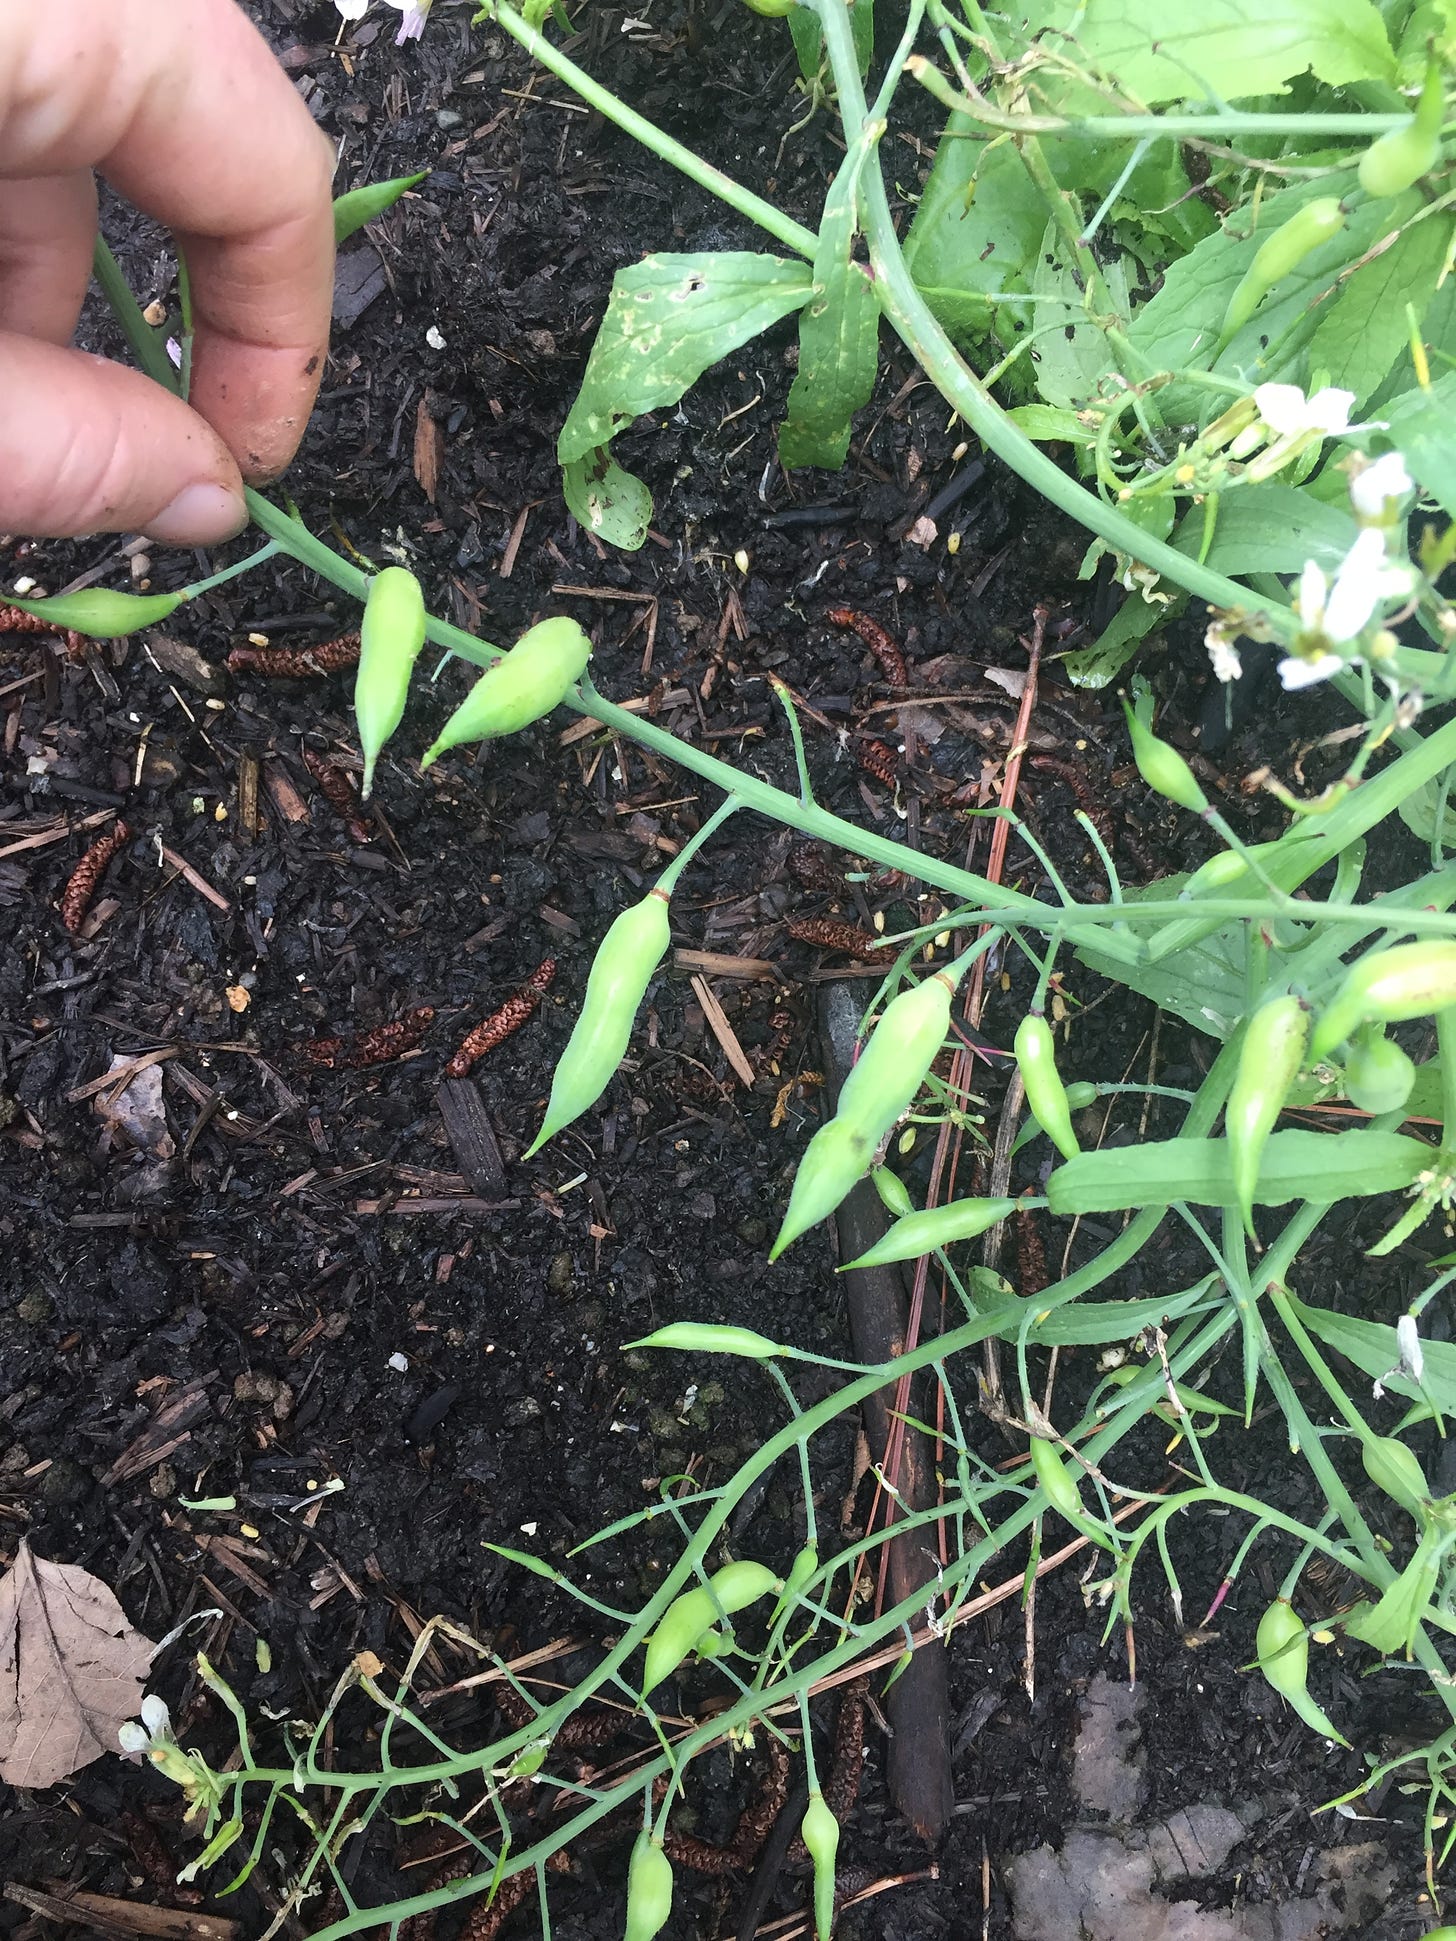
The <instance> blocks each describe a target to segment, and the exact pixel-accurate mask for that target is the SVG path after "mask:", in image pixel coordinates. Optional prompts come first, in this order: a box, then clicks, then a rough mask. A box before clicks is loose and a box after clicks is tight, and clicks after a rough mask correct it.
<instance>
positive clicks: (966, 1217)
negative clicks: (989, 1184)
mask: <svg viewBox="0 0 1456 1941" xmlns="http://www.w3.org/2000/svg"><path fill="white" fill-rule="evenodd" d="M1016 1205H1017V1202H1016V1201H1015V1200H1005V1199H999V1200H997V1199H993V1200H950V1201H948V1202H947V1204H946V1205H945V1206H927V1207H923V1208H921V1209H920V1210H919V1211H918V1212H913V1213H907V1214H905V1215H904V1217H903V1218H902V1219H899V1220H897V1221H896V1222H895V1224H894V1226H892V1227H891V1228H890V1230H889V1232H888V1233H887V1234H885V1235H884V1236H883V1237H882V1238H881V1239H879V1240H877V1241H876V1242H875V1244H874V1246H873V1247H871V1248H870V1249H869V1250H868V1252H866V1253H862V1254H861V1255H860V1256H859V1258H858V1259H857V1260H848V1261H846V1262H845V1264H844V1266H843V1267H841V1268H840V1270H839V1271H840V1272H841V1273H845V1272H847V1271H848V1270H849V1269H850V1268H851V1267H883V1266H885V1265H887V1264H888V1263H889V1262H890V1261H894V1260H918V1259H919V1258H920V1256H921V1255H922V1254H928V1253H933V1252H934V1251H935V1249H936V1248H937V1247H949V1246H950V1245H952V1243H953V1242H955V1241H957V1240H975V1239H978V1238H979V1237H980V1235H981V1234H983V1233H989V1232H990V1230H991V1228H992V1227H994V1226H995V1225H996V1222H997V1221H998V1220H1004V1219H1006V1218H1007V1217H1008V1216H1009V1215H1010V1214H1012V1213H1014V1212H1015V1211H1016Z"/></svg>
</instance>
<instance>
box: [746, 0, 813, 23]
mask: <svg viewBox="0 0 1456 1941" xmlns="http://www.w3.org/2000/svg"><path fill="white" fill-rule="evenodd" d="M743 4H744V5H745V6H746V7H748V8H749V9H750V10H751V11H752V12H754V13H761V14H762V15H763V16H764V18H765V19H766V20H782V19H783V17H784V15H785V14H790V13H792V12H793V11H794V9H795V7H797V6H798V4H799V0H743Z"/></svg>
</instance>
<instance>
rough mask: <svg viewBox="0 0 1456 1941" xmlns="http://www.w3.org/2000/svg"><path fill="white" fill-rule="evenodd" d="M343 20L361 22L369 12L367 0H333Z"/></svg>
mask: <svg viewBox="0 0 1456 1941" xmlns="http://www.w3.org/2000/svg"><path fill="white" fill-rule="evenodd" d="M334 5H335V6H336V7H337V8H338V10H339V12H340V13H341V14H342V15H343V16H344V18H345V20H362V19H363V18H364V16H365V14H366V13H367V12H368V11H369V0H334Z"/></svg>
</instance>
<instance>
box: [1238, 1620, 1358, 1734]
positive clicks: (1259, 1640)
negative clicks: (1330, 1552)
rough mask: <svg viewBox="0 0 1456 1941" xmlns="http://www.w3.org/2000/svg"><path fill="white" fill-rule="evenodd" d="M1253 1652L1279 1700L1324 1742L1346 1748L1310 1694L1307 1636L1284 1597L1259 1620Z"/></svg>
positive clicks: (1302, 1624)
mask: <svg viewBox="0 0 1456 1941" xmlns="http://www.w3.org/2000/svg"><path fill="white" fill-rule="evenodd" d="M1254 1649H1255V1652H1256V1653H1257V1655H1258V1660H1259V1669H1260V1671H1261V1672H1263V1674H1264V1676H1265V1678H1267V1679H1268V1681H1269V1683H1270V1684H1271V1685H1272V1686H1273V1688H1274V1690H1275V1691H1276V1692H1278V1693H1279V1695H1280V1697H1281V1698H1286V1699H1288V1701H1289V1703H1290V1704H1291V1705H1292V1706H1293V1707H1294V1709H1295V1711H1296V1712H1298V1714H1299V1716H1300V1717H1301V1718H1302V1719H1303V1720H1304V1722H1305V1724H1306V1725H1308V1726H1310V1727H1312V1728H1313V1729H1314V1731H1316V1732H1321V1733H1323V1734H1324V1736H1325V1737H1326V1738H1327V1739H1335V1740H1337V1741H1338V1742H1339V1744H1340V1745H1342V1746H1347V1745H1348V1744H1349V1743H1350V1741H1349V1740H1348V1739H1346V1738H1345V1737H1344V1736H1343V1735H1342V1734H1341V1733H1339V1732H1337V1731H1336V1730H1335V1728H1334V1726H1333V1725H1332V1724H1331V1723H1330V1721H1329V1719H1328V1717H1327V1716H1326V1715H1325V1713H1324V1712H1323V1710H1322V1709H1321V1708H1320V1706H1319V1705H1317V1704H1316V1702H1315V1700H1314V1699H1313V1698H1312V1697H1311V1695H1310V1690H1309V1634H1308V1632H1307V1631H1306V1630H1305V1628H1304V1622H1303V1620H1302V1619H1301V1617H1300V1615H1299V1613H1298V1611H1296V1610H1295V1608H1294V1606H1293V1605H1292V1604H1291V1603H1290V1602H1289V1600H1288V1598H1286V1597H1280V1598H1276V1599H1275V1601H1274V1602H1273V1603H1272V1604H1271V1605H1270V1606H1269V1608H1268V1610H1267V1611H1265V1613H1264V1615H1263V1617H1261V1618H1260V1619H1259V1629H1258V1633H1257V1635H1256V1637H1255V1641H1254Z"/></svg>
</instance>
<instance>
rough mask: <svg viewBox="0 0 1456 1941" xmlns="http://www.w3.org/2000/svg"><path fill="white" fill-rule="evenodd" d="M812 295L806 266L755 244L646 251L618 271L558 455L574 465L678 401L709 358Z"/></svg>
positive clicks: (754, 334) (745, 339)
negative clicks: (664, 252) (752, 247)
mask: <svg viewBox="0 0 1456 1941" xmlns="http://www.w3.org/2000/svg"><path fill="white" fill-rule="evenodd" d="M808 295H809V267H808V265H807V264H806V263H799V262H792V261H789V260H788V259H786V258H784V257H780V256H765V255H760V254H758V253H756V252H754V251H750V250H718V251H705V252H698V253H694V254H691V255H685V256H680V255H664V256H645V257H644V258H643V259H642V261H641V262H640V263H634V264H633V265H632V266H631V268H630V269H625V270H618V272H617V275H616V277H615V279H614V281H613V283H612V295H611V301H610V302H609V303H608V305H607V314H606V315H605V316H604V317H603V318H602V322H601V328H600V329H599V330H598V331H597V335H596V341H595V343H593V345H592V348H591V355H590V356H589V357H588V359H587V365H586V372H585V374H584V376H583V377H582V380H581V390H580V391H579V392H578V394H577V399H576V402H575V404H573V405H572V407H571V411H570V413H569V414H568V416H567V420H566V423H565V424H564V425H563V426H562V427H561V435H560V437H559V438H558V439H557V441H556V456H557V458H558V459H559V460H560V462H561V463H562V464H563V465H569V464H570V463H571V461H572V460H573V459H575V458H582V457H584V456H585V455H586V454H587V453H588V452H592V451H595V450H597V448H598V447H599V446H602V445H605V444H606V443H607V442H608V441H609V440H610V439H612V438H614V437H615V436H616V435H617V433H618V432H619V431H621V430H623V429H624V428H625V427H626V426H627V425H629V424H630V423H631V422H632V420H633V419H634V418H640V417H641V416H642V414H643V413H644V412H646V411H655V410H659V409H660V408H661V407H663V406H664V405H671V404H676V403H677V401H678V399H679V398H680V397H681V396H682V395H683V393H684V391H686V390H687V389H688V387H689V385H691V384H695V383H696V382H697V380H698V379H699V378H700V377H701V376H702V374H703V372H704V371H706V370H707V369H708V368H709V366H710V365H713V364H716V363H717V362H718V360H719V358H720V357H726V356H727V355H728V353H729V352H730V351H734V350H737V349H738V347H739V345H740V344H746V343H748V342H749V340H750V339H751V338H754V337H757V336H758V334H759V333H760V331H764V330H767V329H768V328H769V326H770V325H771V324H775V323H777V322H778V321H779V319H780V318H781V317H786V316H788V314H789V313H790V311H792V310H797V309H798V308H799V306H800V305H801V304H802V303H803V302H804V301H805V300H806V299H807V297H808Z"/></svg>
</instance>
